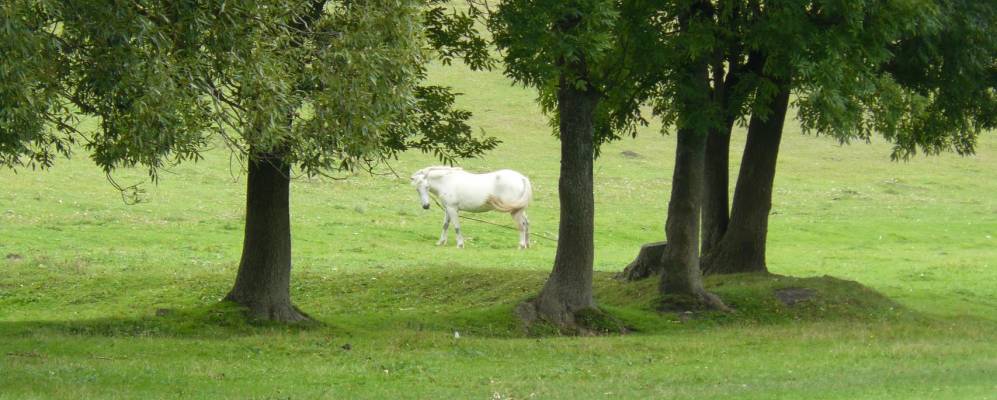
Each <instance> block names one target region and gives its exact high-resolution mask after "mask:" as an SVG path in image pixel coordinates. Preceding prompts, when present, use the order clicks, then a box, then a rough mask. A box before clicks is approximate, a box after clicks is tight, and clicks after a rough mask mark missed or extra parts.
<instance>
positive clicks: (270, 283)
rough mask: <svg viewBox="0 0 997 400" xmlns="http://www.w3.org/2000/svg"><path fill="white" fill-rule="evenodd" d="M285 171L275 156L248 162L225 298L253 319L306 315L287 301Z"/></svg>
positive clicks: (290, 319)
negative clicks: (234, 269)
mask: <svg viewBox="0 0 997 400" xmlns="http://www.w3.org/2000/svg"><path fill="white" fill-rule="evenodd" d="M290 173H291V167H290V165H288V163H287V162H286V161H284V159H283V157H282V156H281V155H279V154H273V153H264V154H260V153H257V154H255V157H253V158H252V159H251V160H250V161H249V178H248V182H247V189H246V236H245V239H244V241H243V244H242V261H240V263H239V273H238V275H236V278H235V286H234V287H233V288H232V291H230V292H229V294H228V296H226V297H225V299H226V300H229V301H233V302H235V303H238V304H240V305H242V306H244V307H246V308H247V309H248V312H249V315H250V316H251V317H254V318H259V319H265V320H272V321H280V322H297V321H302V320H306V319H308V317H307V316H305V315H304V314H302V313H301V312H300V311H298V310H297V308H295V307H294V306H293V305H292V304H291V295H290V283H291V219H290V207H289V188H290V182H291V181H290Z"/></svg>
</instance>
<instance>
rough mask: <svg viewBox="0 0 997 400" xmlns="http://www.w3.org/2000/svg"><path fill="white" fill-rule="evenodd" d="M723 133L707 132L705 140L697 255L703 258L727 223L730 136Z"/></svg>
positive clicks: (728, 128)
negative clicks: (700, 247)
mask: <svg viewBox="0 0 997 400" xmlns="http://www.w3.org/2000/svg"><path fill="white" fill-rule="evenodd" d="M733 126H734V124H733V121H731V122H730V123H729V124H727V125H726V129H721V130H715V131H712V132H710V136H709V137H708V138H707V139H706V159H705V161H704V163H705V165H704V171H703V179H704V182H703V183H704V186H703V233H702V238H703V240H702V250H701V254H706V253H708V252H709V251H710V249H712V248H713V246H714V245H716V244H717V243H718V242H719V241H720V239H721V238H722V237H723V235H724V233H726V232H727V226H728V224H729V223H730V214H729V212H730V194H729V191H730V177H729V176H730V175H729V173H730V161H729V158H730V132H731V129H732V128H733Z"/></svg>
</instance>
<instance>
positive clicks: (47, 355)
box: [0, 66, 997, 399]
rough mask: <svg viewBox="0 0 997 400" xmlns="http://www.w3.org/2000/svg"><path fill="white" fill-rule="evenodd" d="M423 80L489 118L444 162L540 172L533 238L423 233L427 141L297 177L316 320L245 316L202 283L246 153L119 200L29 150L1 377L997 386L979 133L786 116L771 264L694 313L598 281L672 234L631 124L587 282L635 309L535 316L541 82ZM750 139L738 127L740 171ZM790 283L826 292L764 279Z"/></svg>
mask: <svg viewBox="0 0 997 400" xmlns="http://www.w3.org/2000/svg"><path fill="white" fill-rule="evenodd" d="M431 79H432V80H433V81H434V82H435V83H437V84H442V85H449V86H453V87H455V88H456V89H457V90H458V91H460V92H462V93H464V96H462V97H461V98H460V99H459V104H460V105H461V106H462V107H465V108H467V109H470V110H471V111H473V112H474V115H475V116H474V119H473V124H474V125H475V126H476V127H480V129H482V130H483V131H484V132H486V133H487V134H489V135H494V136H497V137H498V138H499V139H501V140H502V141H503V143H502V144H501V145H500V146H499V147H498V149H496V150H495V151H492V152H490V153H489V154H487V155H486V156H485V157H482V158H478V159H472V160H464V161H462V162H460V166H462V167H464V168H465V169H469V170H473V171H488V170H493V169H499V168H511V169H515V170H518V171H521V172H523V173H524V174H526V175H527V176H529V177H530V178H531V180H532V181H533V185H534V193H535V199H534V203H533V204H532V205H531V206H530V208H529V210H528V214H529V217H530V221H531V229H532V231H533V232H534V233H535V234H538V235H537V236H534V237H533V239H532V246H533V247H532V248H531V249H529V250H528V251H518V250H516V244H517V235H516V233H515V232H514V231H512V230H507V229H503V228H499V227H495V226H491V225H486V224H482V223H478V222H475V221H467V220H465V221H463V230H464V233H465V237H466V238H467V244H466V248H465V249H463V250H460V249H456V248H455V247H453V245H454V244H455V241H454V240H453V238H452V234H453V233H452V230H451V240H450V243H449V246H448V247H445V248H441V247H436V246H434V245H433V244H434V242H435V240H436V238H437V237H438V235H439V232H440V227H441V226H440V225H441V222H442V218H443V217H442V212H440V211H439V210H437V209H432V210H430V211H423V210H422V209H421V207H420V205H419V201H418V197H417V195H416V193H415V190H414V189H413V188H412V187H410V186H409V182H408V175H409V174H410V173H411V172H413V171H415V170H417V169H419V168H422V167H424V166H427V165H433V164H438V162H437V161H435V160H434V159H433V158H432V157H431V156H428V155H423V154H418V153H409V154H404V155H402V156H401V157H400V159H398V160H397V161H396V162H393V163H392V167H393V168H394V170H396V171H398V175H399V177H397V178H396V177H394V176H391V175H387V176H369V175H364V174H359V175H357V176H353V177H350V178H349V179H346V180H331V179H328V178H307V177H297V178H296V179H295V180H294V181H293V182H292V194H291V217H292V235H293V236H292V238H293V271H292V288H291V290H292V299H293V300H294V301H295V303H296V304H297V305H298V306H299V307H300V308H301V309H302V310H303V311H305V312H307V313H309V314H310V315H311V316H312V317H313V318H315V319H316V320H318V321H320V322H321V323H322V324H321V325H318V326H311V327H280V326H257V325H247V324H245V323H244V322H243V321H241V320H240V319H239V318H237V316H236V314H235V313H233V312H232V310H228V309H226V308H225V307H219V306H218V305H217V304H216V303H217V301H218V300H219V299H220V298H221V297H223V296H224V295H225V293H226V292H227V290H228V289H229V288H230V285H231V283H232V282H233V280H234V277H235V272H236V268H237V263H238V260H239V255H240V252H241V244H242V228H243V221H244V215H243V213H244V196H245V176H244V174H243V173H242V172H241V166H240V165H239V163H238V160H234V159H233V158H232V157H230V155H229V153H228V152H227V150H225V149H224V147H223V146H219V148H218V149H215V150H212V151H209V152H207V153H206V154H205V158H204V160H202V161H200V162H197V163H190V164H185V165H181V166H177V167H173V168H170V169H169V171H168V172H164V173H162V175H161V180H160V181H159V183H158V184H151V183H145V184H143V185H142V187H143V188H144V189H145V190H146V191H147V192H146V194H145V196H144V199H145V201H144V202H142V203H139V204H136V205H126V204H124V202H123V201H122V199H121V196H120V194H119V193H118V191H116V190H115V189H113V188H112V186H111V185H110V184H109V183H108V182H107V180H106V178H105V176H104V174H103V173H102V172H101V171H100V170H99V169H98V168H97V167H95V166H94V165H93V164H92V162H90V161H89V160H88V159H87V157H86V154H85V152H84V151H83V150H82V149H81V150H80V151H78V152H77V154H76V157H75V158H74V159H73V160H59V161H58V162H57V164H56V165H55V167H53V168H52V169H50V170H47V171H31V170H30V169H20V170H18V171H16V172H14V171H10V170H0V188H3V190H2V191H0V257H2V258H0V399H23V398H91V397H92V398H160V397H168V398H177V397H179V398H490V399H506V398H510V399H511V398H515V399H522V398H538V399H547V398H573V399H581V398H651V397H656V398H665V397H677V398H692V397H695V398H725V399H730V398H738V399H742V398H743V399H774V398H789V399H798V398H812V399H823V398H842V399H844V398H848V399H852V398H870V399H886V398H898V399H912V398H924V399H940V398H954V399H997V379H995V378H994V377H997V240H995V239H994V236H997V180H995V179H994V178H995V171H997V137H995V136H994V135H993V134H986V135H984V136H983V137H982V138H981V140H980V142H979V144H978V148H977V154H976V155H974V156H969V157H959V156H956V155H950V154H945V155H940V156H933V157H923V156H918V157H915V158H914V159H912V160H910V161H909V162H899V163H898V162H893V161H890V159H889V154H890V145H889V144H888V143H885V142H883V141H881V140H873V142H872V143H853V144H851V145H846V146H842V145H840V144H839V143H837V142H836V141H834V140H832V139H830V138H824V137H813V136H803V135H801V134H800V131H799V128H798V126H797V124H796V123H795V121H788V122H787V131H786V133H785V134H784V139H783V143H782V149H781V152H780V155H779V170H778V174H777V178H776V184H775V195H774V200H773V201H774V204H773V208H772V215H771V219H770V232H769V246H768V249H769V250H768V265H769V269H770V271H771V272H772V273H774V274H778V275H783V276H785V277H782V278H779V277H776V278H765V277H758V276H734V277H723V278H711V279H710V280H709V281H708V285H709V287H710V289H711V290H714V291H716V292H717V293H719V294H720V295H721V296H723V297H724V298H725V299H726V300H728V301H730V302H731V303H733V305H734V306H735V308H738V310H739V312H738V313H736V314H735V315H733V316H706V317H696V318H692V319H689V318H686V317H683V316H677V315H666V314H658V313H656V312H654V311H653V307H652V306H651V304H652V303H653V294H654V293H653V292H654V290H653V287H654V282H643V283H638V284H624V283H619V282H616V281H614V280H612V273H614V272H616V271H619V270H621V269H622V268H623V267H624V266H625V265H626V264H627V263H629V262H630V261H631V260H632V259H633V257H634V256H635V255H636V253H637V250H638V248H639V246H640V245H641V244H643V243H646V242H651V241H658V240H662V239H663V237H664V233H663V226H664V217H665V211H666V207H667V199H668V195H669V189H670V178H671V174H672V163H673V158H674V152H673V149H674V137H673V136H668V135H662V134H661V133H660V127H659V126H657V125H652V126H649V127H647V128H645V129H642V130H641V132H640V135H639V136H638V137H637V138H636V139H632V138H626V139H624V140H620V141H618V142H615V143H612V144H609V145H606V146H604V147H603V148H602V156H601V157H600V158H599V159H598V160H597V161H596V167H595V183H596V186H595V190H596V193H595V195H596V236H595V249H596V260H595V268H596V270H597V271H599V273H597V275H596V277H595V279H596V296H597V302H599V303H600V304H601V305H603V306H605V307H606V308H607V309H608V310H609V311H610V312H611V313H613V314H614V315H617V316H619V317H620V318H621V319H623V320H624V321H625V322H626V323H628V324H629V325H630V326H632V327H633V328H634V329H635V332H632V333H630V334H627V335H623V336H603V337H536V336H530V335H527V334H526V333H524V332H523V331H522V329H521V328H520V327H519V326H518V325H517V324H516V322H515V320H514V319H513V317H512V314H511V309H512V307H513V306H514V305H515V304H516V303H517V302H518V301H521V300H522V299H525V298H526V297H528V296H530V295H532V294H535V293H536V292H538V291H539V289H540V286H541V285H542V283H543V280H544V278H545V277H546V274H547V273H548V272H549V269H550V267H551V265H552V263H553V258H554V251H555V242H553V241H549V240H546V239H543V238H540V237H538V236H540V235H543V236H547V237H556V234H557V218H558V202H557V173H558V163H559V145H558V142H557V140H556V138H555V137H553V136H552V135H551V129H550V127H549V126H548V125H547V119H546V118H545V117H544V116H543V115H542V114H541V113H540V112H539V109H538V107H537V106H536V104H535V102H534V93H533V92H531V91H530V90H527V89H523V88H520V87H514V86H511V85H510V81H508V80H507V79H505V78H504V77H502V75H501V74H500V73H498V72H471V71H469V70H467V69H465V68H463V67H461V66H455V67H442V66H434V67H432V69H431ZM743 142H744V129H743V128H739V129H737V130H736V131H735V135H734V139H733V145H732V148H733V151H732V158H731V164H732V171H733V175H732V181H733V180H734V179H735V178H734V177H736V171H737V170H736V168H737V166H738V164H739V156H740V151H741V149H742V148H743ZM382 172H387V170H386V169H384V170H382ZM114 178H115V179H116V180H117V181H118V182H120V183H123V184H132V183H139V182H143V181H146V180H147V177H146V174H145V171H143V170H141V169H138V170H121V171H118V172H116V173H115V174H114ZM475 217H477V218H482V219H486V220H489V221H493V222H495V223H499V224H503V225H510V226H511V223H512V221H511V218H509V216H508V215H504V214H497V213H489V214H479V215H475ZM825 275H827V276H830V277H824V276H825ZM808 277H814V278H808ZM831 277H833V278H831ZM804 278H806V279H804ZM799 285H804V286H808V287H814V288H817V289H818V292H819V293H820V294H821V297H820V298H819V299H817V300H815V301H814V302H812V304H807V305H804V306H803V307H797V308H788V307H784V306H782V305H781V304H777V302H775V300H774V298H772V296H771V289H772V288H773V287H779V286H799ZM455 331H457V332H460V338H459V339H458V338H455V337H454V332H455Z"/></svg>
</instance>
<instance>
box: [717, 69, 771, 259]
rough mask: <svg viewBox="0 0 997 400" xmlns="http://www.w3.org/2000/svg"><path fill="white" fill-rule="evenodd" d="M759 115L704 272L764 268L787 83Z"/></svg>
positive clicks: (751, 127)
mask: <svg viewBox="0 0 997 400" xmlns="http://www.w3.org/2000/svg"><path fill="white" fill-rule="evenodd" d="M782 87H783V88H782V89H781V90H780V91H779V93H778V94H776V95H775V96H774V97H773V98H772V99H771V103H770V110H772V112H771V113H770V114H769V115H768V117H767V118H765V119H762V118H761V117H758V116H756V115H752V116H751V121H750V122H749V123H748V140H747V143H746V144H745V148H744V156H743V157H742V159H741V171H740V173H739V174H738V179H737V187H736V188H735V189H734V203H733V205H732V208H731V219H730V225H729V226H728V228H727V233H726V234H724V236H723V238H722V239H721V240H720V242H719V243H717V244H716V246H714V248H713V249H712V250H711V251H710V252H709V253H708V254H706V255H705V257H704V259H703V265H702V267H703V272H704V273H706V274H729V273H739V272H767V271H768V269H767V267H766V265H765V241H766V237H767V235H768V218H769V211H770V210H771V209H772V185H773V183H774V181H775V169H776V160H777V157H778V155H779V142H780V141H781V140H782V128H783V123H784V122H785V119H786V112H787V110H788V108H789V86H788V85H785V84H784V85H782Z"/></svg>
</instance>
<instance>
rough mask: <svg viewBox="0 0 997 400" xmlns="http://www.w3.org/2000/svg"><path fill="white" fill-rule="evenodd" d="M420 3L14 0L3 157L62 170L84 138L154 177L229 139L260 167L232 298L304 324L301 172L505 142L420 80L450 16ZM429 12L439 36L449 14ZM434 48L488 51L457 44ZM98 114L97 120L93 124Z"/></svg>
mask: <svg viewBox="0 0 997 400" xmlns="http://www.w3.org/2000/svg"><path fill="white" fill-rule="evenodd" d="M435 3H438V2H434V3H433V4H435ZM421 5H422V3H420V2H418V1H414V0H405V1H378V0H370V1H350V2H340V1H331V0H299V1H291V2H287V1H276V0H236V1H231V0H206V1H201V2H197V3H185V2H172V1H162V0H146V1H139V0H136V1H126V2H110V3H101V2H89V3H78V2H60V1H35V0H12V1H7V2H4V4H3V5H2V8H0V12H2V14H0V15H2V20H0V43H2V44H0V46H4V48H3V49H2V50H3V51H4V54H5V57H4V59H3V60H0V78H2V80H0V110H2V111H0V157H2V158H0V161H2V162H3V163H4V164H5V165H8V166H13V167H17V166H31V167H36V166H39V167H47V166H49V165H51V163H52V160H53V159H54V158H55V157H56V156H57V155H58V154H63V155H67V156H68V155H69V154H70V153H71V150H72V144H73V143H78V142H82V143H83V145H84V147H85V148H86V149H87V150H88V151H89V152H90V156H91V158H92V159H93V160H94V162H95V163H96V164H97V165H98V166H100V167H101V168H103V169H104V171H105V172H107V173H108V174H110V173H111V172H112V171H113V170H114V169H116V168H120V167H133V166H139V165H141V166H144V167H146V168H147V169H148V171H149V174H150V176H151V177H152V179H153V180H155V179H156V178H157V171H158V170H159V168H161V167H163V166H165V165H172V164H175V163H179V162H183V161H187V160H197V159H198V158H199V157H200V153H201V152H202V151H203V150H204V149H205V146H206V145H207V144H208V143H209V142H211V141H212V140H221V141H223V142H224V143H225V144H226V145H228V147H229V148H230V149H231V150H232V151H233V152H235V153H236V154H238V155H240V156H242V157H244V158H245V159H246V162H247V167H248V179H247V198H246V199H247V202H246V204H247V206H246V231H245V240H244V244H243V253H242V259H241V261H240V264H239V272H238V275H237V277H236V280H235V284H234V286H233V288H232V290H231V291H230V292H229V294H228V296H226V299H228V300H231V301H234V302H236V303H238V304H240V305H242V306H244V307H246V309H247V310H248V314H249V315H251V316H253V317H256V318H262V319H269V320H276V321H286V322H293V321H299V320H302V319H305V318H306V316H305V315H303V314H302V313H300V312H299V311H298V310H297V309H296V308H295V307H294V306H293V305H292V303H291V301H290V295H289V282H290V269H291V247H290V217H289V203H288V190H289V189H288V188H289V185H290V178H291V171H292V167H296V168H297V169H298V170H299V171H300V173H303V174H306V175H309V176H313V175H319V174H325V173H327V172H328V171H352V170H356V169H359V168H369V167H370V166H371V165H373V164H375V163H377V162H379V161H381V160H386V159H389V158H391V157H393V156H394V155H395V154H396V153H397V152H399V151H403V150H405V149H409V148H418V149H420V150H422V151H426V152H432V153H434V154H436V155H438V156H439V157H440V158H442V159H444V160H445V161H449V160H452V159H453V158H454V157H465V156H473V155H476V154H479V153H480V152H482V151H484V150H487V149H490V148H492V147H494V146H495V145H496V141H495V140H494V139H491V138H476V137H473V136H472V135H471V131H470V128H469V127H468V126H467V125H466V123H465V121H466V120H467V118H468V117H469V114H468V113H467V112H466V111H463V110H457V109H453V107H452V106H453V102H454V96H453V94H452V93H450V92H449V90H448V89H446V88H442V87H431V86H430V87H420V86H418V83H419V82H420V80H421V79H422V78H423V76H424V70H423V63H424V61H425V57H426V51H425V50H426V49H425V43H424V41H423V40H422V36H421V31H422V28H421V26H422V24H421V20H422V17H423V16H424V15H423V14H422V11H424V10H426V11H433V10H437V9H438V7H430V8H428V9H424V8H422V7H421ZM425 16H426V17H429V18H430V19H431V21H430V24H429V25H430V26H432V27H434V29H433V30H434V31H435V32H438V31H439V29H440V27H441V26H444V25H445V24H446V21H447V18H449V16H448V15H447V14H445V13H442V14H441V13H436V14H430V13H428V12H427V13H426V14H425ZM433 21H436V22H433ZM440 21H443V22H440ZM441 24H442V25H441ZM460 31H461V28H460V27H458V28H455V29H454V30H450V31H448V32H451V33H454V32H457V33H459V32H460ZM434 44H437V45H438V47H440V48H444V46H445V45H447V44H449V45H450V46H451V47H448V49H450V51H451V52H452V53H451V54H456V55H461V56H463V55H472V56H473V54H480V52H478V53H473V52H467V51H466V50H468V49H471V48H472V47H473V44H472V45H466V44H465V45H461V44H460V43H454V42H453V41H448V40H446V37H444V38H443V39H440V38H439V37H437V40H436V41H435V42H434ZM84 118H89V119H93V120H95V121H96V122H97V127H96V128H95V129H92V130H86V129H83V128H81V127H80V126H81V125H79V124H78V122H79V121H80V120H81V119H84ZM215 136H217V137H219V138H220V139H214V137H215Z"/></svg>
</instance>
